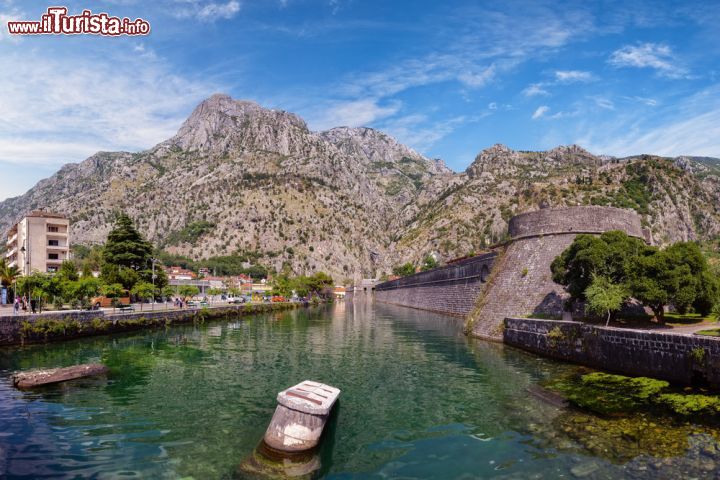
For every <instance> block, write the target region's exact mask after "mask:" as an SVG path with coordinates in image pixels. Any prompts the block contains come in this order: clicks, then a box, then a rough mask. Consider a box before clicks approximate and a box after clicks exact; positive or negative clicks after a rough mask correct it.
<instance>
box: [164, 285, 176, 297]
mask: <svg viewBox="0 0 720 480" xmlns="http://www.w3.org/2000/svg"><path fill="white" fill-rule="evenodd" d="M173 295H175V289H174V288H173V287H171V286H170V285H165V286H164V287H162V288H161V289H160V296H161V297H163V298H164V299H165V300H167V299H168V298H170V297H172V296H173Z"/></svg>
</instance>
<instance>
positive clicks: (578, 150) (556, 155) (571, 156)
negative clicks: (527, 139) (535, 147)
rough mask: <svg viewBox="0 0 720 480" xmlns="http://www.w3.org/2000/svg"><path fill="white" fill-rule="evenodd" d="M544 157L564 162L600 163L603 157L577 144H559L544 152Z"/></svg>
mask: <svg viewBox="0 0 720 480" xmlns="http://www.w3.org/2000/svg"><path fill="white" fill-rule="evenodd" d="M545 156H546V158H548V159H551V160H554V161H558V162H561V163H562V162H565V163H568V162H569V163H582V164H588V165H601V164H602V163H603V159H602V158H601V157H598V156H596V155H593V154H592V153H590V152H588V151H587V150H585V149H584V148H582V147H581V146H579V145H575V144H573V145H560V146H557V147H555V148H553V149H551V150H548V151H547V152H546V155H545Z"/></svg>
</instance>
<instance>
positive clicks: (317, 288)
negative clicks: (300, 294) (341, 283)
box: [308, 272, 333, 296]
mask: <svg viewBox="0 0 720 480" xmlns="http://www.w3.org/2000/svg"><path fill="white" fill-rule="evenodd" d="M332 287H333V278H332V277H331V276H330V275H328V274H327V273H325V272H317V273H315V274H313V275H312V276H311V277H310V278H309V279H308V288H309V289H310V293H314V294H318V295H322V296H327V295H328V289H332ZM330 293H332V292H330Z"/></svg>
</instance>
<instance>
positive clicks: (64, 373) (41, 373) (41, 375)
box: [12, 363, 108, 388]
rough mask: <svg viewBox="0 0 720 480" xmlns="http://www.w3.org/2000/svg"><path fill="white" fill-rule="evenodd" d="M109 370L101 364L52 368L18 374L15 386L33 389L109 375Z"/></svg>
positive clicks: (15, 378)
mask: <svg viewBox="0 0 720 480" xmlns="http://www.w3.org/2000/svg"><path fill="white" fill-rule="evenodd" d="M107 371H108V368H107V367H106V366H105V365H102V364H99V363H88V364H85V365H73V366H72V367H65V368H50V369H46V370H30V371H27V372H18V373H16V374H15V375H13V377H12V381H13V385H15V386H16V387H17V388H33V387H39V386H42V385H47V384H50V383H58V382H65V381H67V380H75V379H76V378H83V377H90V376H93V375H102V374H104V373H107Z"/></svg>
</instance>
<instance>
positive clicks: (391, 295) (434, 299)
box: [374, 252, 497, 317]
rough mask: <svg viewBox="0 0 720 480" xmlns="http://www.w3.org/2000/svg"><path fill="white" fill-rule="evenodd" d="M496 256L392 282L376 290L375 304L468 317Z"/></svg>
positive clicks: (468, 261)
mask: <svg viewBox="0 0 720 480" xmlns="http://www.w3.org/2000/svg"><path fill="white" fill-rule="evenodd" d="M496 256H497V253H495V252H492V253H487V254H484V255H479V256H477V257H472V258H469V259H465V260H462V261H460V262H457V263H454V264H451V265H447V266H445V267H441V268H436V269H434V270H430V271H427V272H420V273H416V274H414V275H410V276H407V277H403V278H399V279H396V280H390V281H388V282H384V283H380V284H378V285H376V286H375V292H374V297H375V300H376V301H379V302H385V303H392V304H395V305H402V306H405V307H412V308H419V309H422V310H430V311H434V312H439V313H444V314H448V315H455V316H462V317H464V316H466V315H467V314H468V313H469V312H470V311H471V310H472V308H473V306H474V305H475V301H476V299H477V297H478V296H479V295H480V293H481V292H482V290H483V288H484V287H485V283H486V281H487V279H488V277H489V276H490V272H491V270H492V268H493V264H494V262H495V258H496Z"/></svg>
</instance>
